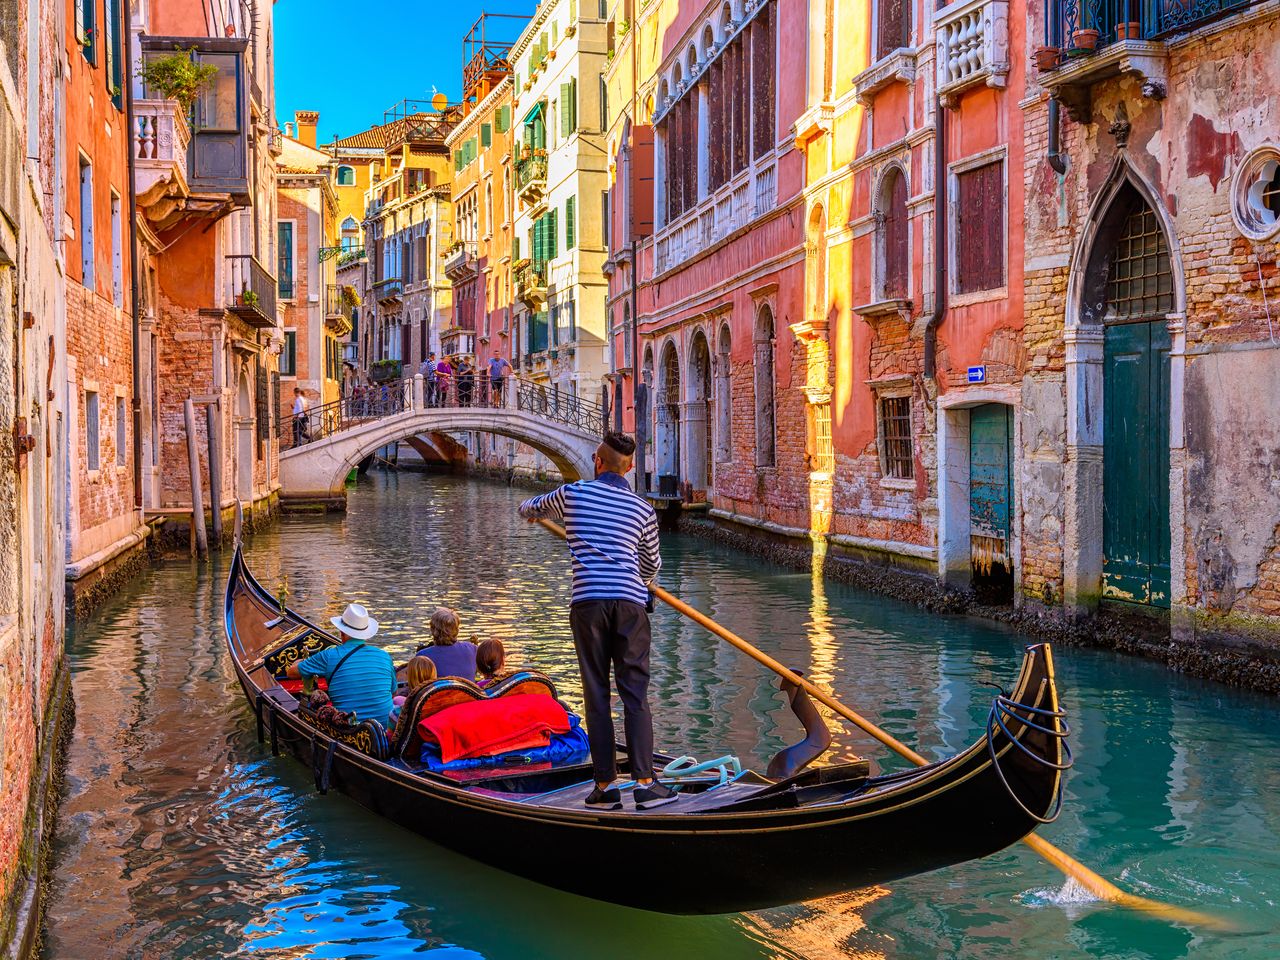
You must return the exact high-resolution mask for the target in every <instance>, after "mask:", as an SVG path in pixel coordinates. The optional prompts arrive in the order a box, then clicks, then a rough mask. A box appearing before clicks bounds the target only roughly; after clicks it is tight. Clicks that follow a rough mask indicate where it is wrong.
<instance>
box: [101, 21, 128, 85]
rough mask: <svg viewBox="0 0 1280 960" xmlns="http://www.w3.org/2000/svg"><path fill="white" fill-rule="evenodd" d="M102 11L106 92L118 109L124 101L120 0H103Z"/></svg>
mask: <svg viewBox="0 0 1280 960" xmlns="http://www.w3.org/2000/svg"><path fill="white" fill-rule="evenodd" d="M103 12H104V13H105V14H106V18H105V20H104V22H103V24H102V26H103V37H102V45H103V49H104V50H105V51H106V53H107V69H106V77H105V80H106V84H107V93H109V94H110V95H111V102H112V103H114V104H115V106H116V109H117V110H119V109H120V107H121V105H122V104H123V103H124V99H123V79H122V78H123V76H124V69H123V66H124V64H123V61H122V52H121V50H120V33H121V30H120V26H121V21H120V0H104V9H103Z"/></svg>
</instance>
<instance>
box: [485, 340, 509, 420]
mask: <svg viewBox="0 0 1280 960" xmlns="http://www.w3.org/2000/svg"><path fill="white" fill-rule="evenodd" d="M510 374H511V364H510V363H509V362H508V361H507V358H506V357H503V356H500V355H499V354H498V351H497V350H495V351H493V356H492V357H490V358H489V400H490V402H491V403H492V404H493V405H494V406H495V407H500V406H502V401H503V399H504V395H503V391H502V388H503V386H505V385H506V382H507V377H508V376H509V375H510Z"/></svg>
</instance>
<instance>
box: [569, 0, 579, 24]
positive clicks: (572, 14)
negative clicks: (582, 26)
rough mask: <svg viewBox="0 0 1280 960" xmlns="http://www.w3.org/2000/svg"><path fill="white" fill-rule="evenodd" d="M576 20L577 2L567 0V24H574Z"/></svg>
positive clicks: (576, 0)
mask: <svg viewBox="0 0 1280 960" xmlns="http://www.w3.org/2000/svg"><path fill="white" fill-rule="evenodd" d="M577 20H578V0H569V23H570V24H573V23H576V22H577Z"/></svg>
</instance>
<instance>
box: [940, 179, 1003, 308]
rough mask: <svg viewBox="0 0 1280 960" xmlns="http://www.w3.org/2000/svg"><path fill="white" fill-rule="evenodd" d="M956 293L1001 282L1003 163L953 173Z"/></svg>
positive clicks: (998, 284) (992, 287) (973, 290)
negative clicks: (954, 180) (954, 189)
mask: <svg viewBox="0 0 1280 960" xmlns="http://www.w3.org/2000/svg"><path fill="white" fill-rule="evenodd" d="M955 229H956V233H955V237H954V241H953V242H954V244H955V263H956V282H955V289H956V293H962V294H963V293H975V292H977V291H980V290H994V289H995V288H997V287H1000V286H1003V285H1004V282H1005V280H1004V267H1005V243H1004V163H1003V162H1002V161H996V162H995V163H988V164H986V165H984V166H981V167H975V168H974V169H972V170H966V171H964V172H963V173H961V174H958V175H957V176H956V226H955Z"/></svg>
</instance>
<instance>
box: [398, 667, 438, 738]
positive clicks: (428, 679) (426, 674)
mask: <svg viewBox="0 0 1280 960" xmlns="http://www.w3.org/2000/svg"><path fill="white" fill-rule="evenodd" d="M404 679H405V682H406V683H408V684H409V689H408V690H406V691H405V695H404V696H403V697H393V698H392V703H394V704H395V706H394V707H392V708H391V724H392V726H393V727H396V726H398V725H399V723H400V708H401V707H403V706H404V703H405V701H406V700H408V699H409V698H410V697H411V696H413V695H414V694H415V693H417V692H418V690H419V688H421V687H424V686H426V685H427V684H428V683H434V682H435V679H436V665H435V664H434V663H433V662H432V661H431V660H430V659H429V658H427V657H414V658H413V659H412V660H410V661H409V662H408V664H406V665H405V668H404Z"/></svg>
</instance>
